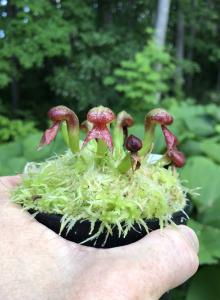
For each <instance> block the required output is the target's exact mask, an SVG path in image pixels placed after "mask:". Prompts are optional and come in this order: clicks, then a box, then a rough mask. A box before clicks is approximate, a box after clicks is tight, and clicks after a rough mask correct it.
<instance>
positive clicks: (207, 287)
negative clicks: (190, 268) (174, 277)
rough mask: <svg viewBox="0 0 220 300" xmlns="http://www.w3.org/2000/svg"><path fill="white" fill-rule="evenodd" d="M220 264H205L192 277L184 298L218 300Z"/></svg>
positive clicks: (219, 292)
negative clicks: (205, 265)
mask: <svg viewBox="0 0 220 300" xmlns="http://www.w3.org/2000/svg"><path fill="white" fill-rule="evenodd" d="M219 278H220V266H207V267H204V268H202V269H200V270H199V272H198V273H197V274H196V275H195V276H194V277H193V280H192V282H191V285H190V287H189V290H188V294H187V298H186V300H219V298H220V284H219Z"/></svg>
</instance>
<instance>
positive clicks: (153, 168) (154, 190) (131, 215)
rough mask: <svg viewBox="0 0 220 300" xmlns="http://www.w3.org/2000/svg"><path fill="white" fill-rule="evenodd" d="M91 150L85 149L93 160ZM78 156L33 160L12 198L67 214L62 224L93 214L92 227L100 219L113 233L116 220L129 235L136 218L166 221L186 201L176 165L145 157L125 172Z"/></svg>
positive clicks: (68, 153)
mask: <svg viewBox="0 0 220 300" xmlns="http://www.w3.org/2000/svg"><path fill="white" fill-rule="evenodd" d="M90 151H91V154H92V149H91V150H90ZM90 151H89V150H88V148H87V149H86V152H87V153H86V154H87V155H86V156H87V159H88V160H89V159H91V157H92V156H89V152H90ZM79 161H80V159H79V156H77V155H73V154H72V153H71V152H70V151H68V152H67V153H66V154H65V155H62V156H59V157H55V158H53V159H50V160H48V161H46V162H44V163H38V164H37V163H29V164H28V165H27V166H26V168H25V172H24V175H23V182H22V184H21V185H20V186H19V187H18V188H17V189H16V190H14V192H13V195H12V199H13V201H15V202H16V203H19V204H21V205H22V206H23V207H24V209H31V208H32V209H34V210H36V211H39V212H47V213H55V214H61V215H63V218H62V224H61V229H62V228H63V227H64V226H68V227H69V229H70V228H71V227H72V226H74V224H75V222H76V221H77V220H88V221H90V222H91V226H92V227H93V226H94V223H95V222H96V221H97V220H100V221H101V230H100V231H102V230H104V229H107V231H108V232H109V233H111V229H112V227H113V226H115V225H116V226H118V229H119V232H122V234H124V235H126V233H127V232H128V230H129V229H130V228H131V227H132V225H133V224H134V223H138V224H140V225H141V224H142V225H144V226H145V227H146V225H145V221H144V220H145V219H152V218H158V219H159V220H160V224H161V226H163V224H164V223H165V224H166V223H167V222H168V221H169V220H170V219H171V215H172V214H173V213H174V212H176V211H179V210H182V209H183V208H184V206H185V204H186V190H185V189H184V188H183V186H182V185H181V182H180V180H179V178H178V173H176V172H173V171H172V168H169V169H165V168H163V167H160V166H159V165H157V164H152V163H147V162H145V163H144V164H142V166H141V167H140V168H139V169H138V170H136V171H135V172H133V171H132V170H129V171H128V172H127V173H126V174H120V173H119V172H118V170H117V169H116V168H112V167H111V166H109V165H106V166H100V167H97V166H96V164H95V163H92V162H91V160H90V164H89V166H88V168H85V167H84V164H83V163H81V164H80V163H79ZM80 166H81V167H80ZM121 224H123V227H122V226H121ZM146 230H147V228H146Z"/></svg>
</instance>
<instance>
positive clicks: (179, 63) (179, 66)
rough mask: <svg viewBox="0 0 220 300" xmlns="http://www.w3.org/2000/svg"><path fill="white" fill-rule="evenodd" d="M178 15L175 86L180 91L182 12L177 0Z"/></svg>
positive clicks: (181, 77)
mask: <svg viewBox="0 0 220 300" xmlns="http://www.w3.org/2000/svg"><path fill="white" fill-rule="evenodd" d="M177 4H178V16H177V31H176V59H177V66H176V83H177V88H178V90H179V91H180V92H181V89H182V85H183V68H182V65H181V64H182V61H183V59H184V35H185V33H184V13H183V10H182V7H181V1H180V0H178V2H177Z"/></svg>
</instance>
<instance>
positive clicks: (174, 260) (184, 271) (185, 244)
mask: <svg viewBox="0 0 220 300" xmlns="http://www.w3.org/2000/svg"><path fill="white" fill-rule="evenodd" d="M132 246H133V247H134V249H133V251H134V252H136V251H137V252H138V256H139V258H140V257H141V261H142V263H143V265H144V269H145V270H146V271H145V275H144V276H145V278H144V280H145V282H146V286H147V289H148V290H149V288H150V289H151V293H152V295H154V297H153V298H155V299H158V298H159V297H160V296H161V295H163V294H164V293H165V292H167V291H168V290H170V289H172V288H174V287H176V286H178V285H180V284H182V283H183V282H185V281H186V280H187V279H189V278H190V277H191V276H192V275H193V274H194V273H195V272H196V271H197V269H198V266H199V261H198V255H197V254H198V250H199V242H198V238H197V236H196V234H195V232H194V231H193V230H192V229H190V228H189V227H187V226H184V225H180V226H177V227H168V228H165V229H164V230H162V231H161V230H156V231H153V232H151V233H150V234H149V235H147V236H146V237H145V238H143V239H142V240H140V241H139V242H137V243H135V244H133V245H132ZM135 248H136V251H135Z"/></svg>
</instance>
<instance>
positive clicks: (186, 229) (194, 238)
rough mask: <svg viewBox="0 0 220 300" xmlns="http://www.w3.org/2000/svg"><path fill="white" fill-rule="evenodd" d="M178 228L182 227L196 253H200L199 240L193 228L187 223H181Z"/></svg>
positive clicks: (182, 231)
mask: <svg viewBox="0 0 220 300" xmlns="http://www.w3.org/2000/svg"><path fill="white" fill-rule="evenodd" d="M178 228H179V229H180V231H181V233H182V234H183V235H184V237H185V238H186V239H187V241H188V242H189V243H190V245H191V246H192V248H193V249H194V250H195V251H196V253H198V252H199V240H198V237H197V235H196V234H195V232H194V231H193V230H192V229H191V228H189V227H187V226H185V225H180V226H178Z"/></svg>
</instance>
